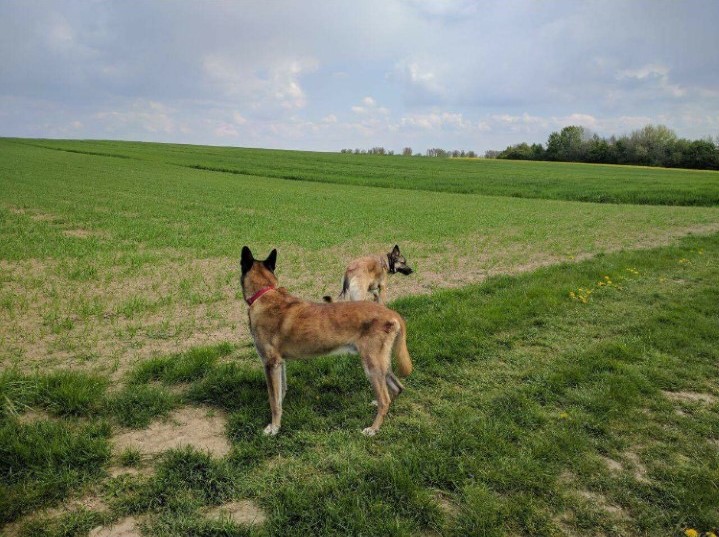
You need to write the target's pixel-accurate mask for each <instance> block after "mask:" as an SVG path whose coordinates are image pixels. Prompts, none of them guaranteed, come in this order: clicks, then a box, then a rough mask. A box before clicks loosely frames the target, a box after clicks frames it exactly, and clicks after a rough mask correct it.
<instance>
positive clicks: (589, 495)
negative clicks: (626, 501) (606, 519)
mask: <svg viewBox="0 0 719 537" xmlns="http://www.w3.org/2000/svg"><path fill="white" fill-rule="evenodd" d="M576 494H577V495H578V496H579V497H580V498H583V499H585V500H587V501H588V502H589V503H591V504H592V505H594V506H595V507H598V508H599V509H601V510H602V511H604V512H606V513H608V514H610V515H612V516H614V517H615V518H628V516H627V513H626V511H624V509H622V508H621V507H619V506H618V505H614V504H611V503H609V502H608V501H607V499H606V498H605V497H604V496H603V495H602V494H599V493H596V492H590V491H588V490H584V489H579V490H577V491H576Z"/></svg>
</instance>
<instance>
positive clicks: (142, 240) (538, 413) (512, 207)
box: [0, 139, 719, 536]
mask: <svg viewBox="0 0 719 537" xmlns="http://www.w3.org/2000/svg"><path fill="white" fill-rule="evenodd" d="M395 243H398V244H399V245H400V246H401V248H402V251H403V254H404V255H405V256H406V257H407V259H408V262H409V264H410V265H411V266H412V267H413V268H415V270H416V273H415V274H413V275H411V276H409V277H404V276H401V275H396V276H392V277H391V279H390V283H389V289H388V295H389V299H390V301H391V304H390V307H392V308H394V309H396V310H397V311H399V312H400V313H401V314H402V315H403V316H404V317H405V319H406V320H407V325H408V331H409V339H408V347H409V351H410V354H411V355H412V358H413V361H414V363H415V371H414V373H413V374H412V375H411V376H410V377H408V378H407V379H406V381H405V386H406V388H407V390H406V391H405V392H404V393H403V394H402V395H401V396H400V397H399V398H398V399H397V401H396V402H395V403H394V405H393V406H392V408H391V409H390V414H389V416H388V418H387V420H386V422H385V425H384V426H383V428H382V429H381V431H380V433H379V434H378V435H377V436H376V437H374V438H365V437H363V436H362V435H361V434H360V431H361V429H362V428H364V427H366V426H367V425H368V424H369V422H370V421H371V419H372V416H373V413H374V409H373V407H371V406H370V401H371V399H372V393H371V390H370V387H369V384H368V382H367V381H366V379H365V378H364V374H363V372H362V368H361V367H360V366H359V364H358V363H357V358H356V357H350V356H343V357H326V358H319V359H317V360H312V361H307V362H291V363H289V365H288V383H289V390H288V394H287V398H286V400H285V413H284V420H283V428H282V430H281V432H280V434H279V435H278V436H277V437H274V438H267V437H264V436H263V435H262V428H263V427H264V425H266V423H267V421H268V420H269V405H268V403H267V395H266V389H265V386H264V375H263V372H262V369H261V367H260V363H259V360H258V358H257V357H256V353H255V350H254V346H253V344H252V341H251V338H250V336H249V333H248V329H247V314H246V311H247V310H246V305H245V304H244V302H243V301H242V296H241V292H240V289H239V269H238V264H239V252H240V250H241V248H242V246H243V245H245V244H247V245H249V246H250V247H251V248H252V250H253V252H254V253H255V254H256V255H257V256H264V255H266V254H267V253H268V252H269V251H270V250H271V249H272V248H277V249H278V252H279V257H278V270H277V275H278V278H279V280H280V283H281V284H282V285H284V286H286V287H287V288H288V289H289V290H290V291H291V292H293V293H295V294H297V295H300V296H302V297H305V298H307V299H311V300H319V299H320V297H321V296H322V295H324V294H332V295H336V294H337V293H338V292H339V290H340V282H341V277H342V272H343V269H344V266H345V264H346V262H347V261H348V260H349V259H351V258H352V257H354V256H357V255H362V254H366V253H373V252H376V253H381V252H384V251H387V250H388V249H389V248H390V247H391V246H392V245H393V244H395ZM717 282H719V173H716V172H696V171H685V170H664V169H651V168H630V167H619V166H592V165H581V164H565V163H561V164H560V163H556V164H553V163H527V162H521V163H520V162H510V161H486V160H482V159H476V160H447V159H430V158H407V157H398V156H397V157H380V156H362V155H344V154H322V153H306V152H290V151H270V150H250V149H237V148H220V147H201V146H181V145H170V144H145V143H131V142H107V141H60V140H25V139H0V285H1V286H2V287H1V288H0V371H2V372H1V373H0V405H1V406H0V534H1V533H2V532H3V531H4V532H5V533H6V534H7V535H28V536H29V535H47V536H61V535H62V536H67V535H82V536H84V535H88V533H89V532H90V531H91V530H93V528H96V527H97V526H104V527H106V528H109V527H113V525H114V527H115V528H116V529H117V530H118V531H119V530H123V531H126V534H127V535H159V536H165V535H167V536H170V535H198V536H210V535H212V536H214V535H218V536H219V535H223V536H225V535H252V536H261V535H427V536H431V535H579V534H582V535H587V534H589V535H630V534H636V535H676V536H681V535H684V531H685V530H687V529H696V530H697V531H698V532H710V531H714V532H717V529H718V528H719V485H718V483H719V382H718V381H717V378H718V376H717V373H718V371H717V364H718V363H719V341H718V340H719V286H717ZM178 438H179V439H180V440H183V442H179V443H178V441H177V440H178ZM187 444H189V446H188V445H187ZM100 531H106V529H103V530H100ZM97 534H98V530H94V535H97ZM100 535H105V534H103V533H100ZM108 535H109V533H108Z"/></svg>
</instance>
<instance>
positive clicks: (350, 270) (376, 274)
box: [322, 244, 412, 304]
mask: <svg viewBox="0 0 719 537" xmlns="http://www.w3.org/2000/svg"><path fill="white" fill-rule="evenodd" d="M396 272H399V273H400V274H404V275H405V276H409V275H410V274H412V269H411V268H410V267H409V265H407V260H406V259H405V257H404V256H403V255H402V254H401V253H400V251H399V246H397V245H396V244H395V245H394V248H392V250H391V251H390V252H389V253H387V254H385V255H377V256H367V257H360V258H359V259H355V260H353V261H351V262H350V264H349V265H347V269H346V270H345V277H344V279H343V280H342V292H341V293H340V294H339V296H338V297H337V298H338V300H367V298H368V297H369V298H370V300H373V301H375V302H379V303H380V304H384V302H385V299H386V296H385V289H386V288H387V274H395V273H396ZM322 298H323V300H324V301H325V302H332V297H330V296H324V297H322Z"/></svg>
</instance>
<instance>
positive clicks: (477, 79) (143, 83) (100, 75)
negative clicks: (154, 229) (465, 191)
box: [0, 0, 719, 153]
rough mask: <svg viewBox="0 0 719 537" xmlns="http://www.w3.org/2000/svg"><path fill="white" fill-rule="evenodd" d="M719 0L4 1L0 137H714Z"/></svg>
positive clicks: (289, 142) (385, 140)
mask: <svg viewBox="0 0 719 537" xmlns="http://www.w3.org/2000/svg"><path fill="white" fill-rule="evenodd" d="M718 28H719V1H718V0H685V1H681V0H672V1H665V0H649V1H643V0H632V1H629V0H627V1H614V0H604V1H591V0H587V1H576V0H571V1H559V0H557V1H548V0H547V1H541V0H532V1H530V0H513V1H509V2H503V1H495V2H471V1H463V0H456V1H442V0H428V1H420V0H380V1H375V0H363V1H357V0H355V1H352V2H349V1H325V2H314V1H294V2H291V1H268V0H266V1H258V2H255V1H235V2H219V1H214V2H212V1H206V2H199V1H179V0H177V1H162V2H161V1H145V2H128V1H100V0H83V1H67V0H54V1H49V0H48V1H32V0H16V1H11V0H0V136H27V137H52V138H102V139H125V140H148V141H163V142H185V143H196V144H211V145H232V146H244V147H272V148H287V149H310V150H319V151H336V150H339V149H341V148H345V147H347V148H356V147H358V148H368V147H373V146H384V147H386V148H388V149H394V150H395V151H400V150H401V149H402V148H403V147H405V146H411V147H412V148H413V149H414V150H415V151H422V152H423V151H424V150H425V149H426V148H428V147H441V148H445V149H467V150H470V149H471V150H475V151H478V152H480V153H482V152H484V151H485V150H486V149H502V148H504V147H505V146H506V145H508V144H511V143H517V142H521V141H530V142H545V141H546V139H547V135H548V134H549V133H550V132H552V131H554V130H558V129H560V128H561V127H563V126H566V125H570V124H578V125H582V126H585V127H588V128H589V129H591V130H592V131H594V132H596V133H598V134H600V135H611V134H624V133H628V132H630V131H631V130H633V129H636V128H639V127H642V126H644V125H645V124H647V123H655V124H659V123H661V124H665V125H667V126H669V127H670V128H672V129H674V130H675V131H676V132H677V134H679V135H680V136H684V137H688V138H701V137H706V136H712V137H716V136H719V53H717V51H719V30H718Z"/></svg>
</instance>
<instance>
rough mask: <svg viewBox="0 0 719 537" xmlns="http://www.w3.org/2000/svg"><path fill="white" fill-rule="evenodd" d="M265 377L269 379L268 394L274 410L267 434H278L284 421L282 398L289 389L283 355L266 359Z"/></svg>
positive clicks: (266, 429)
mask: <svg viewBox="0 0 719 537" xmlns="http://www.w3.org/2000/svg"><path fill="white" fill-rule="evenodd" d="M265 379H266V380H267V394H268V396H269V398H270V409H271V410H272V423H270V424H269V425H268V426H267V427H265V431H264V432H265V434H266V435H272V436H274V435H276V434H277V433H278V431H279V430H280V425H281V421H282V400H283V399H284V396H285V392H286V391H287V380H286V376H285V363H284V361H283V360H282V358H281V357H277V358H276V359H268V360H265Z"/></svg>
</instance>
